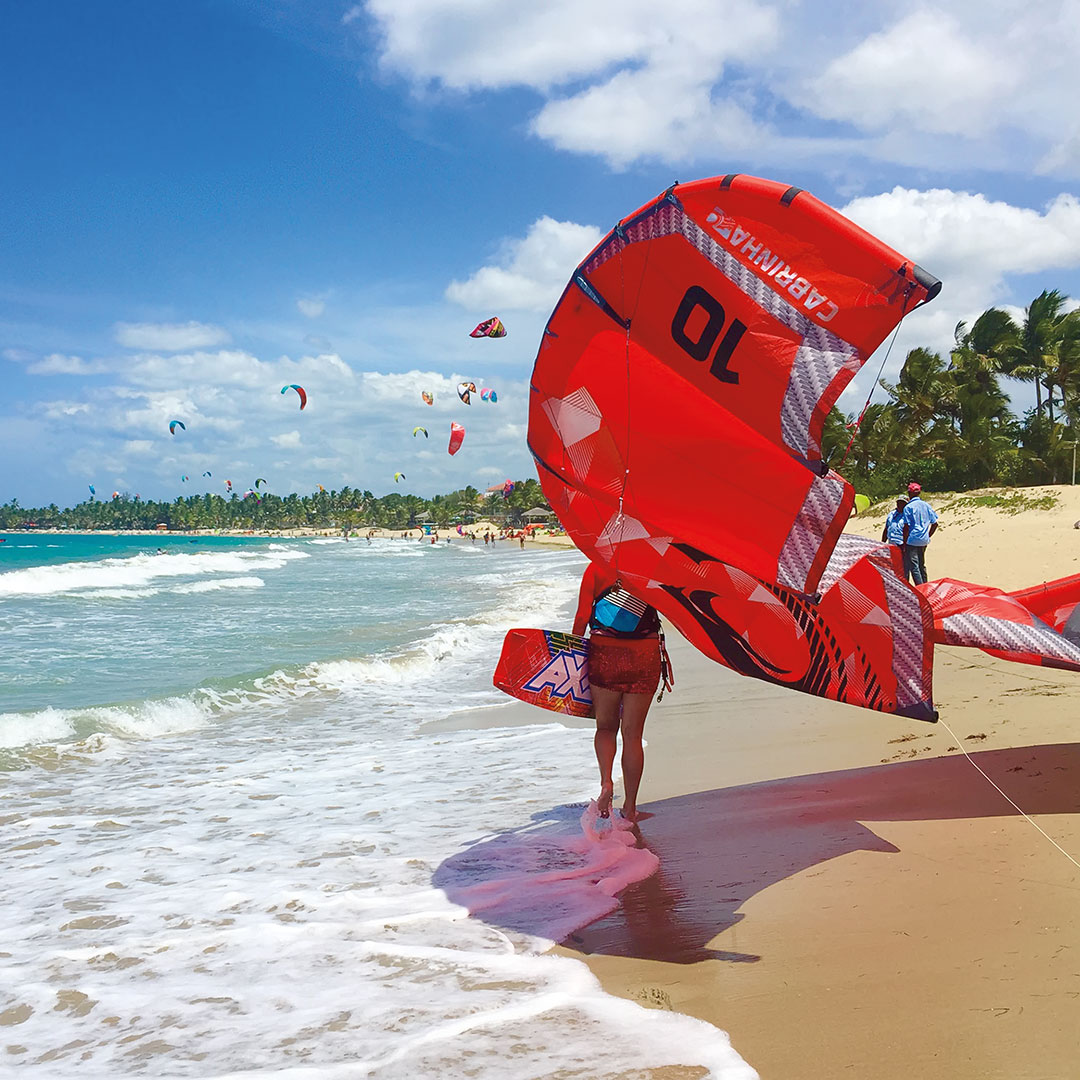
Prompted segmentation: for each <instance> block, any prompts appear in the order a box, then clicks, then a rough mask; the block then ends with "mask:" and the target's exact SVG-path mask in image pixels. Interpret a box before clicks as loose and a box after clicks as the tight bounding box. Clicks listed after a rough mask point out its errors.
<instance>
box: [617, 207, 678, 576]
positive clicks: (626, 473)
mask: <svg viewBox="0 0 1080 1080" xmlns="http://www.w3.org/2000/svg"><path fill="white" fill-rule="evenodd" d="M668 190H669V192H670V191H671V190H672V189H670V188H669V189H668ZM615 233H616V235H617V236H619V238H620V239H622V238H623V236H624V234H623V231H622V224H621V223H620V224H618V225H616V226H615ZM625 251H626V247H625V245H624V246H623V249H622V251H620V252H619V301H620V303H621V304H622V309H623V311H624V312H626V311H627V308H626V273H625V267H624V266H623V253H624V252H625ZM651 253H652V240H649V241H648V243H647V244H646V246H645V259H644V262H643V264H642V267H641V275H640V277H639V278H638V291H637V296H635V297H634V310H633V312H632V313H627V314H625V315H624V316H623V320H624V322H625V323H626V339H625V344H624V347H623V348H624V353H623V355H624V357H625V360H626V450H625V452H624V458H625V460H624V462H623V474H622V485H621V487H620V488H619V512H618V514H617V515H616V516H615V530H616V532H617V534H618V536H619V537H621V536H622V527H623V503H624V500H625V498H626V487H627V484H628V483H629V479H630V430H631V424H630V327H631V325H632V323H633V321H634V315H636V314H637V309H638V303H639V302H640V300H641V290H642V288H643V287H644V284H645V273H646V271H647V270H648V268H649V255H650V254H651ZM620 546H621V540H620V541H619V542H617V543H615V544H614V545H613V547H614V552H613V556H614V557H613V559H612V562H613V563H614V567H615V582H616V584H620V581H619V548H620Z"/></svg>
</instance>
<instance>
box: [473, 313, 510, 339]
mask: <svg viewBox="0 0 1080 1080" xmlns="http://www.w3.org/2000/svg"><path fill="white" fill-rule="evenodd" d="M469 337H477V338H479V337H506V327H505V326H503V324H502V321H501V320H499V319H496V318H495V317H494V316H492V317H491V318H490V319H485V320H484V321H483V322H482V323H479V324H478V325H477V327H476V329H475V330H474V331H473V332H472V333H471V334H470V335H469Z"/></svg>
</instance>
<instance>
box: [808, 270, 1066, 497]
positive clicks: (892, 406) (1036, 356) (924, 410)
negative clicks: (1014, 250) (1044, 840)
mask: <svg viewBox="0 0 1080 1080" xmlns="http://www.w3.org/2000/svg"><path fill="white" fill-rule="evenodd" d="M1064 305H1065V297H1064V296H1063V295H1062V294H1061V293H1060V292H1058V291H1057V290H1056V289H1054V290H1049V291H1043V292H1041V293H1040V294H1039V295H1038V296H1037V297H1036V298H1035V299H1034V300H1032V302H1031V303H1030V304H1029V305H1028V306H1027V308H1026V309H1025V311H1024V318H1023V319H1022V320H1021V321H1020V322H1017V321H1016V320H1014V319H1013V318H1012V316H1011V315H1009V313H1008V312H1006V311H1002V310H1001V309H1000V308H990V309H988V310H987V311H984V312H983V313H982V314H981V315H980V316H979V317H978V318H977V319H976V320H975V322H974V323H972V325H971V326H970V327H969V326H968V325H967V324H966V323H960V324H958V325H957V327H956V331H955V334H954V345H953V348H952V349H951V350H950V353H949V357H948V359H947V360H946V359H944V358H943V357H942V356H940V355H939V354H938V353H935V352H931V351H930V350H929V349H923V348H918V349H912V350H911V351H910V352H909V353H908V354H907V357H906V358H905V360H904V366H903V370H902V371H901V372H900V378H899V379H898V380H897V382H896V384H895V385H894V384H892V383H889V382H887V381H886V380H884V379H883V380H881V386H882V387H883V388H884V389H885V390H886V391H887V392H888V394H889V397H890V400H889V401H885V402H882V403H880V404H873V405H870V406H869V408H867V410H866V412H865V414H864V416H863V418H862V423H861V424H860V425H858V427H857V428H856V427H855V419H856V418H855V417H853V416H847V417H845V416H844V414H843V413H841V412H840V411H839V410H838V409H833V410H832V412H831V413H830V414H829V416H828V418H827V420H826V424H825V434H824V437H823V439H822V451H823V453H824V456H825V459H826V461H827V462H829V464H830V465H832V467H833V468H835V469H838V471H840V472H841V473H842V474H843V475H844V477H845V478H846V479H848V480H850V481H851V482H852V483H853V484H854V485H855V487H856V489H857V490H859V491H862V492H864V493H865V494H867V495H869V496H871V497H872V498H878V497H884V496H887V495H890V494H893V493H895V492H898V491H902V490H904V488H905V487H906V486H907V483H908V481H909V480H911V479H918V481H919V483H921V484H922V485H923V486H924V487H926V488H928V489H930V490H937V491H963V490H968V489H970V488H975V487H984V486H988V485H1007V486H1013V485H1024V484H1054V483H1068V482H1069V481H1070V479H1071V472H1072V461H1073V445H1072V444H1073V443H1074V442H1076V439H1077V435H1078V433H1080V310H1077V311H1071V312H1069V313H1067V314H1066V313H1063V312H1062V308H1063V307H1064ZM1004 378H1011V379H1017V380H1019V381H1022V382H1028V383H1033V384H1034V386H1035V408H1034V409H1031V410H1029V411H1028V412H1027V413H1026V414H1025V415H1024V416H1023V417H1022V418H1019V417H1017V416H1016V415H1015V414H1014V413H1013V412H1012V410H1011V409H1010V407H1009V397H1008V394H1007V393H1006V391H1005V390H1004V389H1003V386H1002V380H1003V379H1004ZM853 433H854V440H852V435H853ZM849 442H850V443H851V449H850V451H849V452H848V456H847V459H846V461H844V462H843V464H841V459H842V458H843V455H844V452H845V449H846V448H847V446H848V443H849Z"/></svg>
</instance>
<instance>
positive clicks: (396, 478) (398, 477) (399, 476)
mask: <svg viewBox="0 0 1080 1080" xmlns="http://www.w3.org/2000/svg"><path fill="white" fill-rule="evenodd" d="M404 479H405V474H404V473H403V472H396V473H394V483H395V484H396V483H398V482H399V481H401V480H404Z"/></svg>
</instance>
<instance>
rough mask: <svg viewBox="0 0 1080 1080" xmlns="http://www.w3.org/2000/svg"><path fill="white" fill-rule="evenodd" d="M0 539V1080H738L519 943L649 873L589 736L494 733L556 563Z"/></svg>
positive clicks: (500, 728)
mask: <svg viewBox="0 0 1080 1080" xmlns="http://www.w3.org/2000/svg"><path fill="white" fill-rule="evenodd" d="M0 538H2V539H3V541H4V542H3V543H0V634H2V640H3V642H4V648H3V650H2V651H0V872H2V874H3V882H4V888H3V890H2V891H0V1033H2V1035H3V1038H2V1039H0V1072H5V1070H9V1069H10V1070H12V1073H11V1074H12V1075H14V1074H16V1073H18V1074H20V1075H21V1074H22V1073H26V1074H28V1075H30V1076H48V1077H71V1076H75V1075H78V1076H80V1077H116V1076H127V1075H133V1076H153V1077H163V1076H176V1077H226V1076H229V1077H241V1076H242V1077H269V1076H275V1077H278V1076H285V1077H296V1078H300V1077H304V1078H305V1080H308V1078H320V1080H321V1078H324V1077H328V1078H337V1077H341V1078H346V1077H347V1078H350V1080H352V1078H363V1077H429V1076H430V1077H451V1078H456V1077H467V1076H468V1077H481V1078H487V1077H491V1078H495V1077H499V1078H503V1077H513V1078H518V1077H521V1078H530V1077H536V1078H541V1077H555V1076H558V1077H566V1078H568V1077H582V1078H586V1077H587V1078H590V1080H593V1078H606V1077H610V1078H612V1080H614V1078H616V1077H630V1076H634V1077H648V1076H652V1075H657V1076H660V1075H663V1076H674V1075H680V1076H681V1075H686V1076H714V1077H725V1078H729V1077H731V1078H734V1077H739V1078H745V1077H751V1076H754V1075H755V1074H754V1073H753V1071H752V1070H751V1069H750V1068H749V1067H748V1066H746V1065H745V1064H744V1063H743V1062H742V1061H741V1059H739V1058H738V1057H737V1055H736V1054H735V1053H734V1052H733V1051H732V1050H731V1049H730V1046H729V1045H728V1042H727V1038H726V1036H725V1035H724V1033H723V1032H721V1031H718V1030H717V1029H715V1028H712V1027H710V1026H709V1025H707V1024H704V1023H701V1022H699V1021H696V1020H692V1019H690V1018H687V1017H682V1016H679V1015H678V1014H674V1013H667V1012H658V1011H655V1010H647V1009H644V1008H642V1007H640V1006H638V1005H636V1004H633V1003H631V1002H627V1001H623V1000H621V999H615V998H612V997H609V996H608V995H605V994H604V993H603V992H602V991H601V990H600V988H599V986H598V984H597V983H596V982H595V980H594V979H593V977H592V975H591V974H590V972H589V970H588V969H587V968H586V967H585V966H584V965H583V964H581V963H580V962H578V961H576V960H573V959H569V958H564V957H559V956H554V955H545V953H546V950H547V949H548V947H549V945H550V943H551V941H553V940H559V939H560V938H562V937H564V936H565V935H566V934H568V933H570V932H571V931H572V930H574V929H576V928H578V927H580V926H582V925H584V924H585V923H587V922H589V921H591V920H592V919H594V918H596V917H598V916H600V915H602V914H604V913H606V912H607V911H609V910H611V908H612V906H613V905H614V904H616V903H617V900H615V899H613V897H612V895H611V893H613V892H614V891H616V889H617V887H619V883H625V881H627V880H634V879H635V878H637V877H641V876H644V875H646V874H648V873H649V872H650V871H651V866H650V865H649V863H648V859H649V858H651V856H650V855H649V854H648V853H647V852H642V851H640V850H637V849H636V848H635V847H634V846H633V843H632V840H631V839H630V838H629V836H628V835H627V834H625V833H624V832H622V831H620V830H619V829H618V828H614V829H613V828H612V827H611V826H610V825H609V824H607V823H600V822H597V821H596V820H595V817H593V816H591V815H590V813H589V811H588V810H587V809H586V803H587V801H588V799H589V797H590V796H591V795H592V794H594V791H593V788H594V786H595V778H594V771H595V763H594V761H593V759H592V745H591V744H592V739H591V734H590V732H588V731H587V730H583V729H580V728H575V729H568V728H565V727H563V726H562V725H561V724H559V723H558V722H557V720H556V718H555V717H554V716H553V715H552V714H547V713H542V712H539V711H537V714H536V723H535V724H532V725H529V726H520V725H517V726H510V725H509V724H508V723H505V724H501V723H500V721H499V717H500V716H501V715H503V714H502V713H501V712H500V710H499V706H500V705H501V703H502V702H503V701H505V699H504V698H502V697H501V695H499V693H498V692H497V691H495V690H494V689H493V688H492V686H491V672H492V669H493V667H494V663H495V659H496V657H497V655H498V649H499V645H500V643H501V640H502V636H503V634H504V632H505V630H506V629H508V628H509V627H511V626H556V627H559V626H565V625H566V624H567V622H568V620H569V616H570V610H571V606H572V603H573V600H574V598H575V594H576V588H577V581H578V578H579V576H580V572H581V569H582V565H583V563H582V559H581V556H580V555H579V554H578V553H577V552H575V551H569V550H561V549H550V550H541V551H524V552H523V551H521V550H519V548H518V546H517V544H516V543H515V544H497V545H491V546H485V545H484V544H483V543H482V542H477V543H470V542H469V541H465V540H455V541H454V542H453V543H450V544H444V543H440V544H438V545H431V544H430V543H427V542H425V543H419V542H417V541H415V540H411V541H402V540H377V541H373V542H371V543H367V542H365V541H364V540H363V539H359V540H357V539H355V538H354V539H353V540H351V541H349V542H346V541H344V540H342V539H338V538H333V539H331V538H327V539H304V540H288V541H282V540H266V539H254V538H226V537H200V538H198V541H197V542H194V543H193V542H191V540H192V539H194V538H190V539H189V538H187V537H175V536H162V537H157V536H98V535H95V536H60V535H55V534H22V533H8V534H0ZM466 709H480V710H489V711H488V712H487V713H486V714H482V715H486V716H488V717H489V718H490V719H491V721H492V724H491V726H488V727H485V728H483V729H463V730H447V728H446V726H445V725H437V724H436V725H433V724H432V723H431V722H432V721H443V720H446V719H447V718H449V717H452V716H453V714H455V713H457V712H460V711H462V710H466ZM493 839H498V840H499V841H500V843H499V844H496V845H494V846H493V845H491V844H490V841H491V840H493ZM480 844H483V845H484V847H483V851H484V852H485V854H484V857H483V858H476V859H474V860H470V858H469V852H470V850H471V849H473V848H476V846H477V845H480ZM493 851H494V852H497V853H498V854H497V855H493V854H491V853H492V852H493ZM451 860H452V861H451ZM448 866H450V867H452V868H453V869H452V872H451V871H449V870H448V869H447V867H448ZM436 882H438V883H439V884H441V885H443V886H445V887H446V888H445V891H444V888H440V887H439V886H438V885H437V884H436ZM448 882H450V884H449V885H448V884H447V883H448ZM511 927H512V928H513V929H511ZM672 1066H685V1067H686V1070H685V1071H684V1070H678V1071H677V1072H674V1073H672V1072H669V1071H660V1072H655V1073H654V1070H666V1069H668V1068H669V1067H672ZM5 1074H6V1072H5Z"/></svg>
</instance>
